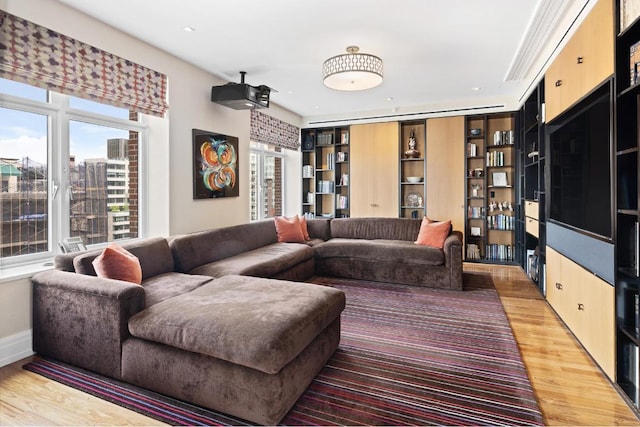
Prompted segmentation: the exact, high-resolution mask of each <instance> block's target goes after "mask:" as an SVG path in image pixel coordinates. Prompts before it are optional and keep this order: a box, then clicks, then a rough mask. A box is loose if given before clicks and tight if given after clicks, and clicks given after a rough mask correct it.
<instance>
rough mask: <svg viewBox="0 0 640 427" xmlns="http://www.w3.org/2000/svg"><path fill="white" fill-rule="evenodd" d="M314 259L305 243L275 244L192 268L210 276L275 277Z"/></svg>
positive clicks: (190, 272)
mask: <svg viewBox="0 0 640 427" xmlns="http://www.w3.org/2000/svg"><path fill="white" fill-rule="evenodd" d="M312 258H313V249H311V247H309V246H308V245H305V244H303V243H273V244H271V245H267V246H263V247H261V248H258V249H254V250H252V251H248V252H244V253H241V254H238V255H235V256H232V257H229V258H225V259H223V260H220V261H216V262H212V263H209V264H204V265H201V266H199V267H196V268H194V269H193V270H191V271H189V274H201V275H203V276H210V277H222V276H226V275H228V274H242V275H245V276H257V277H274V276H277V275H278V274H279V273H282V272H283V271H286V270H288V269H290V268H291V267H294V266H295V265H297V264H299V263H301V262H303V261H305V260H308V259H312Z"/></svg>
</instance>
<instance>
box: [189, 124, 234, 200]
mask: <svg viewBox="0 0 640 427" xmlns="http://www.w3.org/2000/svg"><path fill="white" fill-rule="evenodd" d="M192 135H193V198H194V199H215V198H220V197H238V196H239V194H240V191H239V182H238V138H237V137H235V136H229V135H223V134H220V133H214V132H207V131H203V130H198V129H193V131H192Z"/></svg>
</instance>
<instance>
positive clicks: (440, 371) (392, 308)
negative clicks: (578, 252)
mask: <svg viewBox="0 0 640 427" xmlns="http://www.w3.org/2000/svg"><path fill="white" fill-rule="evenodd" d="M313 282H314V283H317V284H323V285H328V286H334V287H336V288H339V289H342V290H343V291H344V292H345V293H346V295H347V308H346V309H345V311H344V312H343V315H342V339H341V342H340V347H339V348H338V350H337V351H336V353H335V354H334V356H333V357H332V358H331V359H330V360H329V362H328V363H327V365H326V366H325V368H324V369H323V370H322V371H321V372H320V373H319V374H318V376H317V377H316V378H315V379H314V380H313V382H312V383H311V385H310V386H309V387H308V389H307V390H306V391H305V393H304V394H303V395H302V396H301V397H300V399H299V400H298V402H297V403H296V405H295V406H294V407H293V408H292V410H291V411H290V412H289V413H288V414H287V416H286V417H285V419H284V420H282V423H283V424H287V425H543V418H542V415H541V413H540V410H539V408H538V405H537V402H536V399H535V395H534V393H533V391H532V388H531V384H530V383H529V379H528V377H527V372H526V370H525V367H524V365H523V363H522V360H521V358H520V352H519V350H518V346H517V344H516V342H515V340H514V338H513V334H512V332H511V328H510V326H509V322H508V320H507V318H506V315H505V313H504V310H503V308H502V305H501V303H500V300H499V298H498V295H497V293H496V291H495V290H494V289H493V286H492V283H491V279H490V277H489V276H488V275H484V274H482V273H472V274H466V273H465V291H463V292H456V291H444V290H436V289H427V288H418V287H412V286H403V285H395V284H394V285H390V284H383V283H374V282H363V281H355V280H345V279H334V278H314V279H313ZM25 369H28V370H30V371H33V372H37V373H39V374H42V375H44V376H46V377H48V378H51V379H53V380H56V381H59V382H61V383H63V384H67V385H69V386H71V387H73V388H76V389H79V390H83V391H85V392H87V393H90V394H93V395H95V396H98V397H100V398H103V399H105V400H108V401H110V402H113V403H116V404H118V405H121V406H124V407H127V408H129V409H132V410H134V411H136V412H140V413H142V414H145V415H148V416H149V417H152V418H155V419H158V420H160V421H164V422H166V423H168V424H172V425H241V424H247V423H246V421H243V420H240V419H237V418H233V417H229V416H226V415H223V414H220V413H218V412H215V411H210V410H207V409H204V408H200V407H196V406H193V405H190V404H186V403H184V402H180V401H177V400H175V399H171V398H168V397H166V396H162V395H159V394H156V393H153V392H150V391H147V390H144V389H141V388H138V387H134V386H130V385H128V384H123V383H120V382H117V381H114V380H110V379H106V378H104V377H101V376H98V375H96V374H93V373H89V372H86V371H83V370H80V369H77V368H74V367H70V366H68V365H64V364H59V363H57V362H54V361H47V360H36V361H33V362H30V363H28V364H26V365H25Z"/></svg>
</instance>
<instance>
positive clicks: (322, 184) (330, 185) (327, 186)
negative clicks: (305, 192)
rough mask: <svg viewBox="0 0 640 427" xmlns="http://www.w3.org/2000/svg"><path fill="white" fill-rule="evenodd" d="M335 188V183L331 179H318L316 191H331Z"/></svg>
mask: <svg viewBox="0 0 640 427" xmlns="http://www.w3.org/2000/svg"><path fill="white" fill-rule="evenodd" d="M334 190H335V183H334V182H333V181H325V180H319V181H318V193H333V191H334Z"/></svg>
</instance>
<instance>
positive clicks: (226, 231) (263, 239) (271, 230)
mask: <svg viewBox="0 0 640 427" xmlns="http://www.w3.org/2000/svg"><path fill="white" fill-rule="evenodd" d="M277 242H278V236H277V234H276V226H275V223H274V221H273V219H267V220H263V221H256V222H252V223H249V224H242V225H234V226H231V227H223V228H218V229H215V230H206V231H200V232H197V233H192V234H185V235H182V236H178V237H176V238H174V239H172V240H171V242H170V243H169V245H170V247H171V252H172V253H173V258H174V261H175V265H176V271H179V272H183V273H188V272H190V271H191V270H193V269H194V268H196V267H199V266H201V265H204V264H208V263H211V262H215V261H220V260H221V259H225V258H229V257H232V256H234V255H237V254H239V253H243V252H247V251H251V250H253V249H257V248H261V247H263V246H266V245H270V244H272V243H277Z"/></svg>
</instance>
